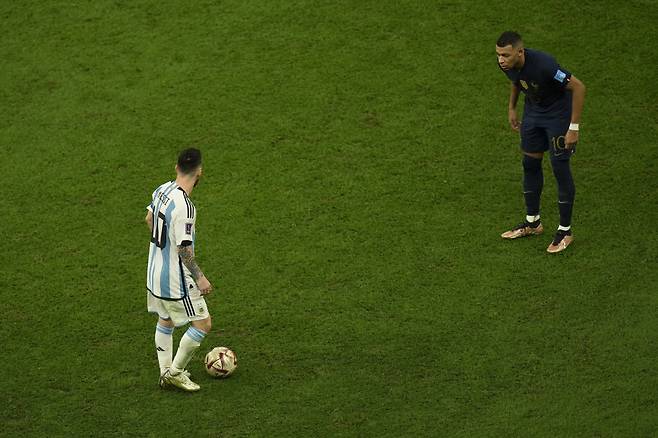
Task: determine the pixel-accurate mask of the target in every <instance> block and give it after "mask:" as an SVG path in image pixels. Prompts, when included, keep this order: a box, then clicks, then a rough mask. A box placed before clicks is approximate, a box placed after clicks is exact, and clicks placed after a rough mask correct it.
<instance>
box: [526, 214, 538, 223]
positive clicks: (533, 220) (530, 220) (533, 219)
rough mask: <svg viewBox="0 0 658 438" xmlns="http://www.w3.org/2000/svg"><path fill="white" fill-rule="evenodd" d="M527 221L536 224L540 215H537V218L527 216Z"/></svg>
mask: <svg viewBox="0 0 658 438" xmlns="http://www.w3.org/2000/svg"><path fill="white" fill-rule="evenodd" d="M525 220H526V221H528V222H536V221H538V220H539V215H537V216H526V217H525Z"/></svg>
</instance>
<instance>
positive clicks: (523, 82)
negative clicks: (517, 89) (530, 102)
mask: <svg viewBox="0 0 658 438" xmlns="http://www.w3.org/2000/svg"><path fill="white" fill-rule="evenodd" d="M519 82H521V86H522V87H523V88H525V89H526V90H527V89H528V83H527V82H526V81H524V80H523V79H521V80H520V81H519Z"/></svg>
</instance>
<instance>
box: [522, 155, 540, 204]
mask: <svg viewBox="0 0 658 438" xmlns="http://www.w3.org/2000/svg"><path fill="white" fill-rule="evenodd" d="M543 187H544V173H543V172H542V168H541V158H534V157H530V156H528V155H525V154H524V155H523V197H524V198H525V206H526V213H527V215H528V216H537V215H538V214H539V201H540V199H541V191H542V188H543Z"/></svg>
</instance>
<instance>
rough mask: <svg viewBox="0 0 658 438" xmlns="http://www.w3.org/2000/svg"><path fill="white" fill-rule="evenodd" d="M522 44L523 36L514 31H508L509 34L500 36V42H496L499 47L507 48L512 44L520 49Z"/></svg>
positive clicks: (505, 33) (504, 33)
mask: <svg viewBox="0 0 658 438" xmlns="http://www.w3.org/2000/svg"><path fill="white" fill-rule="evenodd" d="M522 42H523V40H522V39H521V35H519V34H518V33H516V32H514V31H513V30H508V31H507V32H503V33H502V34H500V36H499V37H498V41H496V45H497V46H498V47H505V46H509V45H510V44H511V45H512V47H518V46H519V44H520V43H522Z"/></svg>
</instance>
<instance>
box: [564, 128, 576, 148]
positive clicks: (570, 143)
mask: <svg viewBox="0 0 658 438" xmlns="http://www.w3.org/2000/svg"><path fill="white" fill-rule="evenodd" d="M576 143H578V131H572V130H568V131H567V135H566V136H565V137H564V145H565V146H566V148H567V149H571V148H573V147H574V146H575V145H576Z"/></svg>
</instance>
